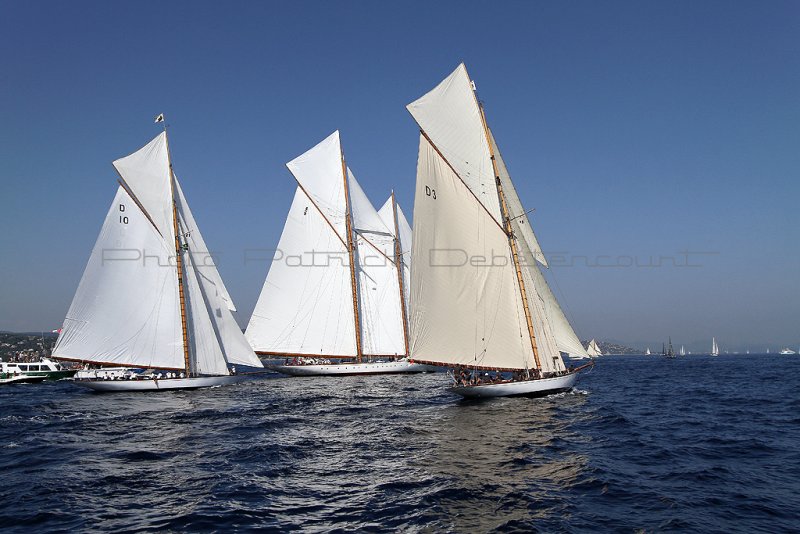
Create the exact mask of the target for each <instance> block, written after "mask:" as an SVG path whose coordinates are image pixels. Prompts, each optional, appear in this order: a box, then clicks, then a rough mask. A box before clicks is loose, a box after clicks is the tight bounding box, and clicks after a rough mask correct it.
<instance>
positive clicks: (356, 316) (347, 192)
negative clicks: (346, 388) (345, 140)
mask: <svg viewBox="0 0 800 534" xmlns="http://www.w3.org/2000/svg"><path fill="white" fill-rule="evenodd" d="M339 153H340V154H341V156H342V179H343V180H344V205H345V218H344V220H345V224H346V226H347V253H348V255H349V256H350V286H351V287H352V289H353V318H354V319H355V324H356V361H358V362H361V360H362V359H363V356H364V352H363V350H362V348H361V321H360V320H359V313H358V284H357V283H356V265H355V259H354V253H353V252H354V250H355V243H353V223H352V216H351V211H350V187H349V186H348V184H347V163H345V160H344V150H342V148H341V141H340V145H339Z"/></svg>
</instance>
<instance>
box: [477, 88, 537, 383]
mask: <svg viewBox="0 0 800 534" xmlns="http://www.w3.org/2000/svg"><path fill="white" fill-rule="evenodd" d="M473 95H474V93H473ZM475 100H476V102H477V97H475ZM477 104H478V109H479V110H480V112H481V121H483V133H484V135H485V136H486V144H487V145H489V155H490V156H491V159H492V170H493V171H494V182H495V185H496V186H497V196H498V197H499V198H500V207H501V208H502V210H503V226H504V229H505V233H506V235H507V236H508V243H509V245H511V256H512V257H513V259H514V270H515V271H516V273H517V282H519V291H520V294H521V295H522V307H523V308H524V310H525V322H526V323H527V324H528V335H529V336H530V340H531V348H532V349H533V359H534V361H535V362H536V368H537V369H539V370H540V371H541V369H542V364H541V362H540V361H539V348H538V347H537V346H536V334H535V333H534V331H533V317H532V316H531V310H530V307H529V306H528V294H527V292H526V291H525V281H524V280H523V277H522V268H521V267H520V264H519V254H518V252H517V242H516V241H515V240H514V230H513V228H512V226H511V216H510V215H509V213H508V204H506V197H505V195H504V194H503V184H502V183H501V182H500V173H499V172H498V171H497V161H496V160H495V156H494V148H493V147H492V142H491V140H490V136H489V126H488V125H487V124H486V114H485V113H484V111H483V105H482V104H481V103H480V102H477Z"/></svg>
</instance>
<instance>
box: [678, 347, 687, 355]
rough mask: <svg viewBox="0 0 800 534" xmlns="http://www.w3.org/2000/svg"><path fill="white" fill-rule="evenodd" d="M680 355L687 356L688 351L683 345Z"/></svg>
mask: <svg viewBox="0 0 800 534" xmlns="http://www.w3.org/2000/svg"><path fill="white" fill-rule="evenodd" d="M678 354H680V355H681V356H686V349H684V348H683V345H681V351H680V352H679V353H678Z"/></svg>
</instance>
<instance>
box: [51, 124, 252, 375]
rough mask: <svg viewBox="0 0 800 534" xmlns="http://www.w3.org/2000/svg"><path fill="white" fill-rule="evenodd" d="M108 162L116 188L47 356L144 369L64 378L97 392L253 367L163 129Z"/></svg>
mask: <svg viewBox="0 0 800 534" xmlns="http://www.w3.org/2000/svg"><path fill="white" fill-rule="evenodd" d="M159 119H160V120H159ZM156 122H163V115H160V116H159V118H157V119H156ZM114 167H115V168H116V170H117V172H118V173H119V176H120V179H119V187H118V188H117V193H116V196H115V197H114V201H113V202H112V204H111V208H110V209H109V211H108V214H107V215H106V219H105V222H104V224H103V227H102V230H101V231H100V236H99V237H98V238H97V242H96V243H95V245H94V249H93V250H92V255H91V257H90V258H89V263H88V265H87V266H86V270H85V271H84V272H83V277H82V278H81V281H80V284H79V285H78V289H77V291H76V293H75V297H74V298H73V300H72V305H71V306H70V308H69V311H68V312H67V317H66V319H65V320H64V326H63V328H62V331H61V334H60V335H59V337H58V341H57V342H56V346H55V348H54V350H53V357H54V358H57V359H61V360H71V361H78V362H84V363H86V362H88V363H93V364H101V365H110V366H126V367H134V368H141V369H149V370H150V372H149V373H148V374H147V375H146V376H147V377H148V378H144V376H145V375H144V374H134V373H132V374H130V375H128V378H126V379H124V380H110V379H108V380H103V379H85V380H76V381H75V382H74V383H75V384H78V385H81V386H84V387H88V388H91V389H94V390H97V391H148V390H165V389H188V388H203V387H211V386H217V385H222V384H228V383H231V382H235V381H238V380H239V379H240V377H237V376H235V366H236V365H240V366H248V367H257V368H260V367H262V364H261V361H260V360H259V359H258V357H257V356H256V355H255V354H254V353H253V351H252V349H251V348H250V346H249V345H248V344H247V341H246V340H245V338H244V335H243V334H242V331H241V329H240V328H239V325H238V324H237V323H236V320H235V319H234V318H233V315H232V314H231V312H232V311H235V310H236V308H235V306H234V305H233V301H232V300H231V298H230V295H229V294H228V291H227V290H226V289H225V285H224V284H223V282H222V279H221V278H220V275H219V272H218V271H217V268H216V266H215V265H214V261H213V258H212V256H211V255H210V253H209V252H208V248H207V247H206V245H205V242H204V240H203V236H202V235H201V234H200V229H199V228H198V226H197V223H196V222H195V219H194V216H193V215H192V212H191V210H190V209H189V205H188V203H187V202H186V198H185V197H184V195H183V191H182V190H181V186H180V183H179V182H178V178H177V177H176V176H175V174H174V172H173V170H172V163H171V160H170V154H169V144H168V139H167V131H166V128H164V132H162V133H161V134H159V135H158V136H157V137H156V138H155V139H153V140H152V141H151V142H150V143H148V144H147V145H146V146H144V147H143V148H141V149H140V150H138V151H137V152H134V153H133V154H131V155H129V156H126V157H124V158H121V159H118V160H116V161H115V162H114Z"/></svg>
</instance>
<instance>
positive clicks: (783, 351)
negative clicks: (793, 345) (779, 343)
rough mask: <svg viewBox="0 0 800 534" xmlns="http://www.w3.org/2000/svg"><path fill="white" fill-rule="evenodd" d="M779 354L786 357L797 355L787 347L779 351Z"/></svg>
mask: <svg viewBox="0 0 800 534" xmlns="http://www.w3.org/2000/svg"><path fill="white" fill-rule="evenodd" d="M779 354H783V355H787V354H797V353H796V352H795V351H793V350H792V349H790V348H789V347H786V348H785V349H781V351H780V352H779Z"/></svg>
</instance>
